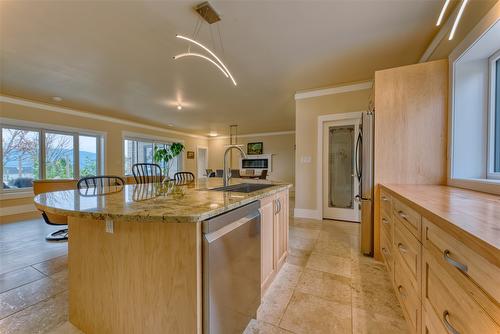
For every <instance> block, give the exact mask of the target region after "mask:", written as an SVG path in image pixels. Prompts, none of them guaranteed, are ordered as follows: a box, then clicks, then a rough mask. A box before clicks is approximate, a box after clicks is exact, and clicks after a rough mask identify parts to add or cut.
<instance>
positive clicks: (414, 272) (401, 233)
mask: <svg viewBox="0 0 500 334" xmlns="http://www.w3.org/2000/svg"><path fill="white" fill-rule="evenodd" d="M393 253H395V254H396V253H397V254H398V255H399V256H400V258H401V261H402V262H403V264H404V265H406V267H407V268H408V271H409V273H410V275H411V278H412V280H413V282H412V285H413V286H414V287H415V289H416V290H417V291H420V282H421V274H420V273H421V268H422V257H421V254H422V245H421V244H420V242H418V240H417V239H416V238H415V237H414V236H413V234H411V233H410V232H409V231H408V230H407V229H406V227H404V226H403V225H402V224H401V223H400V222H396V223H395V224H394V250H393Z"/></svg>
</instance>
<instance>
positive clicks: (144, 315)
mask: <svg viewBox="0 0 500 334" xmlns="http://www.w3.org/2000/svg"><path fill="white" fill-rule="evenodd" d="M69 231H70V238H69V245H68V250H69V251H68V253H69V254H68V267H69V319H70V322H71V323H72V324H73V325H75V326H76V327H78V328H80V329H81V330H82V331H84V332H85V333H87V334H93V333H109V334H114V333H120V334H124V333H201V300H200V299H201V294H200V291H201V259H200V257H201V226H200V224H195V223H193V224H175V223H164V222H147V223H145V222H130V221H128V222H126V221H119V220H115V221H113V233H108V232H106V223H105V221H103V220H92V219H84V218H74V217H70V218H69Z"/></svg>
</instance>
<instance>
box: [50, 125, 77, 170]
mask: <svg viewBox="0 0 500 334" xmlns="http://www.w3.org/2000/svg"><path fill="white" fill-rule="evenodd" d="M73 139H74V137H73V135H67V134H60V133H51V132H47V133H45V176H46V178H47V179H70V178H73V177H74V175H75V173H74V150H73V147H74V143H73Z"/></svg>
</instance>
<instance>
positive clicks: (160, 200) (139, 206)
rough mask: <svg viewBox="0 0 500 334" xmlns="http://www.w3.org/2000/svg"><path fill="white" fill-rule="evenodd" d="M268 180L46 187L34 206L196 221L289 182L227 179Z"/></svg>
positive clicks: (98, 215)
mask: <svg viewBox="0 0 500 334" xmlns="http://www.w3.org/2000/svg"><path fill="white" fill-rule="evenodd" d="M241 183H266V184H272V187H268V188H265V189H261V190H257V191H253V192H250V193H240V192H228V191H214V190H210V189H213V188H217V187H221V186H222V178H208V179H199V180H196V182H192V183H188V184H174V183H170V184H169V185H167V184H162V183H147V184H130V185H125V186H121V187H109V188H107V189H106V192H107V193H106V194H102V193H100V194H94V191H93V188H91V189H89V190H66V191H56V192H48V193H43V194H40V195H37V196H35V206H36V207H37V208H38V209H39V210H41V211H45V212H47V213H52V214H58V215H66V216H73V217H80V218H91V219H106V218H111V219H122V220H126V221H137V222H148V221H149V222H151V221H162V222H166V223H196V222H201V221H203V220H206V219H208V218H211V217H214V216H217V215H219V214H221V213H224V212H226V211H230V210H233V209H235V208H238V207H240V206H243V205H245V204H248V203H251V202H253V201H256V200H259V199H261V198H264V197H267V196H270V195H272V194H274V193H277V192H280V191H282V190H285V189H288V188H290V187H291V185H290V184H288V183H280V182H272V181H266V180H258V181H257V180H243V179H231V181H230V184H231V185H234V184H241Z"/></svg>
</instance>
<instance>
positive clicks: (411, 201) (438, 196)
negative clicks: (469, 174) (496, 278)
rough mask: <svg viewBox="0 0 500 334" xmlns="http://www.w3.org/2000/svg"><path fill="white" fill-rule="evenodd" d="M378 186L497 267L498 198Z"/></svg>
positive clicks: (420, 187) (438, 189)
mask: <svg viewBox="0 0 500 334" xmlns="http://www.w3.org/2000/svg"><path fill="white" fill-rule="evenodd" d="M381 187H382V189H385V190H386V191H388V192H389V193H390V194H391V195H393V196H395V197H396V198H398V199H399V200H401V201H403V202H404V203H406V204H407V205H409V206H410V207H412V208H413V209H415V210H416V211H418V212H419V213H420V214H421V215H422V216H423V217H424V218H427V219H428V220H430V221H431V222H433V223H435V224H436V225H438V226H439V227H441V228H442V229H444V230H445V231H447V232H448V233H450V234H452V235H454V236H455V237H456V238H457V239H458V240H460V241H461V242H463V243H464V244H466V245H467V246H469V247H470V248H472V249H474V250H475V251H476V252H478V253H479V254H482V255H483V256H484V257H485V258H487V259H489V260H490V261H493V263H495V264H496V265H497V266H499V265H500V196H496V195H490V194H486V193H481V192H477V191H472V190H465V189H460V188H454V187H448V186H440V185H395V184H388V185H381Z"/></svg>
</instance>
